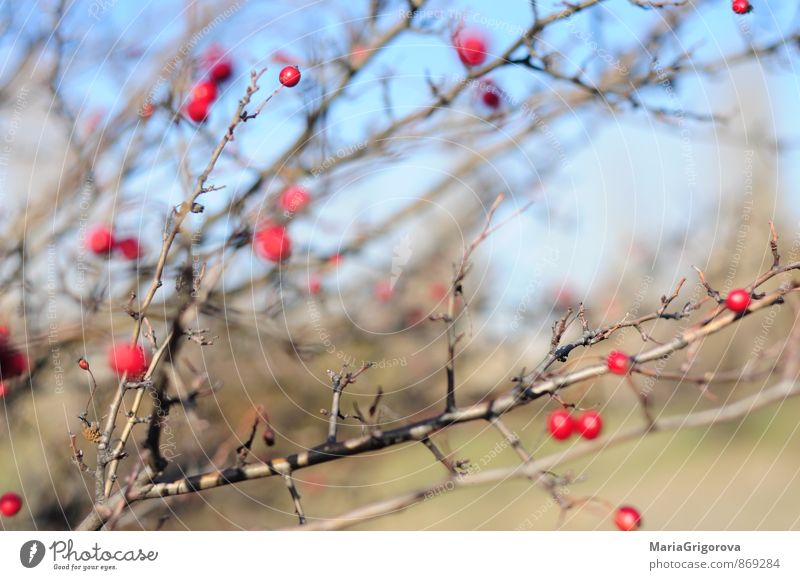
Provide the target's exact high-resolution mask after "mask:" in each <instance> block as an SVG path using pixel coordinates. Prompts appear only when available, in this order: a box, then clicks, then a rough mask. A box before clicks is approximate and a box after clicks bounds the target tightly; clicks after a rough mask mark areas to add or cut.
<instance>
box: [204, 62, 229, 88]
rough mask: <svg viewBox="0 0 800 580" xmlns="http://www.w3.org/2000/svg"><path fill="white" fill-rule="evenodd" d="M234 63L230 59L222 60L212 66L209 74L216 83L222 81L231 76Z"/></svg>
mask: <svg viewBox="0 0 800 580" xmlns="http://www.w3.org/2000/svg"><path fill="white" fill-rule="evenodd" d="M232 74H233V65H232V64H231V61H230V60H229V59H224V60H221V61H219V62H217V63H215V64H214V65H212V66H211V70H210V71H209V76H211V79H212V80H213V81H214V82H215V83H222V82H225V81H227V80H228V79H229V78H231V75H232Z"/></svg>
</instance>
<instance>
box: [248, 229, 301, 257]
mask: <svg viewBox="0 0 800 580" xmlns="http://www.w3.org/2000/svg"><path fill="white" fill-rule="evenodd" d="M253 247H254V248H255V251H256V253H257V254H258V255H259V256H261V257H262V258H265V259H267V260H269V261H270V262H283V261H284V260H286V259H288V258H289V256H291V255H292V240H291V238H290V237H289V233H288V232H287V231H286V228H285V227H283V226H281V225H276V226H266V227H264V228H261V229H259V230H257V231H256V233H255V234H254V235H253Z"/></svg>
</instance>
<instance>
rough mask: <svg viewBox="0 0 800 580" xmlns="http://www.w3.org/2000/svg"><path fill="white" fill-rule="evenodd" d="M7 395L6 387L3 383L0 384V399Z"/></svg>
mask: <svg viewBox="0 0 800 580" xmlns="http://www.w3.org/2000/svg"><path fill="white" fill-rule="evenodd" d="M7 394H8V387H7V386H6V384H5V383H0V399H2V398H3V397H5V396H6V395H7Z"/></svg>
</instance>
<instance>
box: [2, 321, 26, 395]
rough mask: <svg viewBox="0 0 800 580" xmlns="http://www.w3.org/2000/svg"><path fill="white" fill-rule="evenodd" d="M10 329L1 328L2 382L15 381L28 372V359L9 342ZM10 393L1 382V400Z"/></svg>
mask: <svg viewBox="0 0 800 580" xmlns="http://www.w3.org/2000/svg"><path fill="white" fill-rule="evenodd" d="M9 336H10V332H9V330H8V327H6V326H0V380H6V379H13V378H14V377H18V376H19V375H21V374H24V373H25V372H27V370H28V357H27V356H25V353H23V352H22V351H21V350H19V349H17V348H15V347H14V346H13V345H12V344H11V343H10V342H9ZM7 391H8V387H6V385H5V383H3V382H0V398H3V397H4V396H5V395H6V393H7Z"/></svg>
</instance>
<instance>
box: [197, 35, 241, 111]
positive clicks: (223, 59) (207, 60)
mask: <svg viewBox="0 0 800 580" xmlns="http://www.w3.org/2000/svg"><path fill="white" fill-rule="evenodd" d="M203 61H204V65H205V67H206V69H207V70H208V77H207V78H206V79H204V80H202V81H200V82H199V83H197V84H196V85H195V86H194V88H192V95H191V98H190V99H189V102H188V103H186V108H185V112H186V116H187V117H189V118H190V119H191V120H192V121H194V122H195V123H203V122H205V120H206V119H208V113H209V109H210V108H211V105H212V104H213V103H214V101H215V100H216V98H217V93H218V92H219V85H221V84H222V83H224V82H225V81H227V80H228V79H229V78H231V75H232V74H233V61H232V60H231V59H230V58H229V57H227V56H225V53H224V52H223V50H222V48H221V47H219V46H216V45H214V46H212V47H211V48H209V49H208V51H207V52H206V54H205V56H204V58H203Z"/></svg>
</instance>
